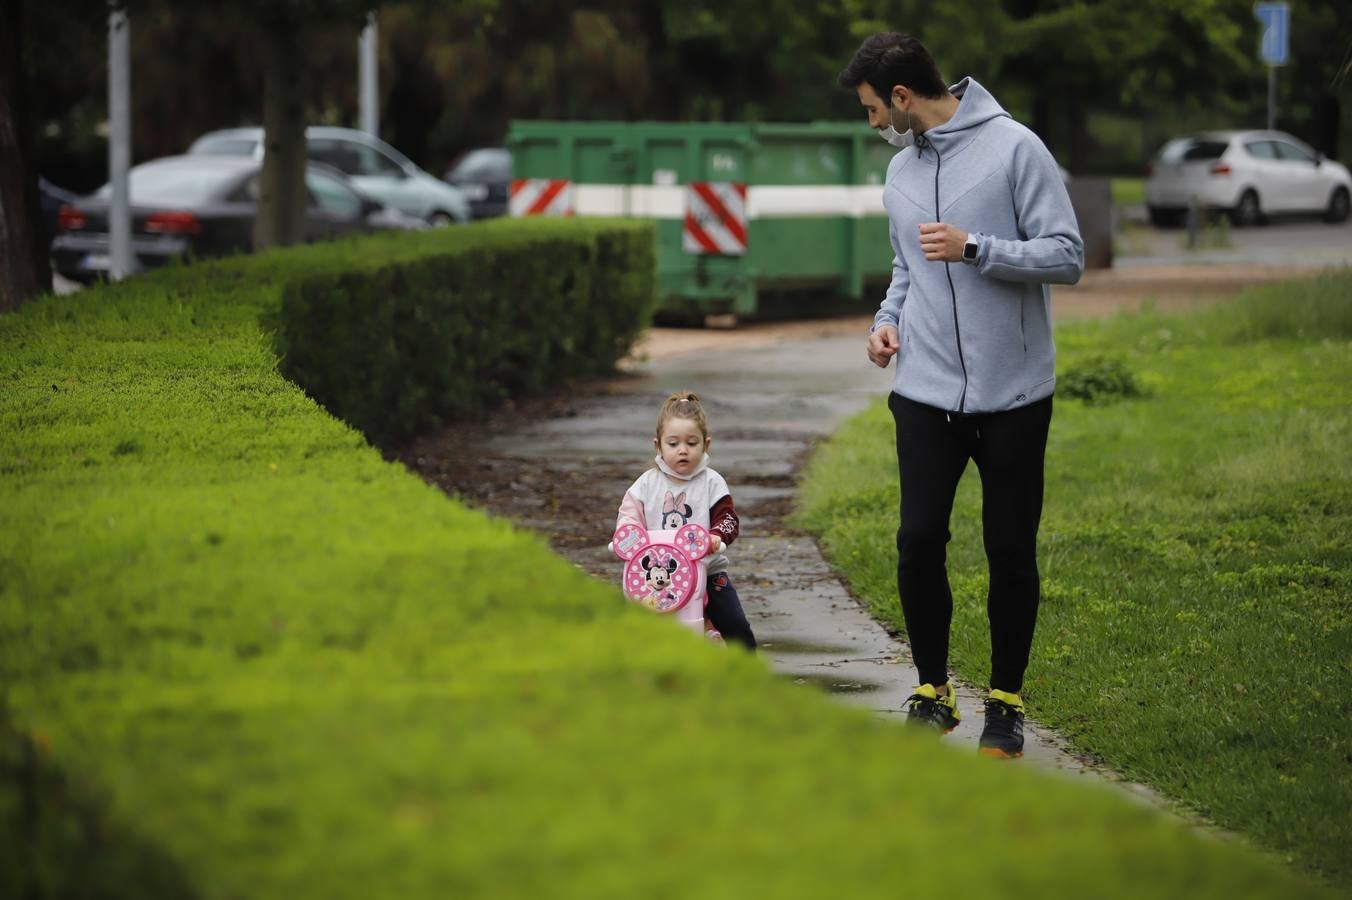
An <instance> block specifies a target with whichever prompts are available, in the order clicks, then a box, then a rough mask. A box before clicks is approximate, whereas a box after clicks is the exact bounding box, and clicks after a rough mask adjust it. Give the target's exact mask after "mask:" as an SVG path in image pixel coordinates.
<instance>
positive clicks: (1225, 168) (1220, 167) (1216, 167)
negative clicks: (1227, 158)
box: [1207, 162, 1230, 175]
mask: <svg viewBox="0 0 1352 900" xmlns="http://www.w3.org/2000/svg"><path fill="white" fill-rule="evenodd" d="M1207 171H1209V172H1210V173H1211V174H1212V175H1229V174H1230V164H1229V163H1223V162H1218V163H1212V164H1211V168H1210V169H1208V170H1207Z"/></svg>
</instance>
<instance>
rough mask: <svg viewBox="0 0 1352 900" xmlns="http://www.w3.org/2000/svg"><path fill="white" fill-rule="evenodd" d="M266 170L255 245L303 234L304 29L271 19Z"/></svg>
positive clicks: (266, 57) (282, 242)
mask: <svg viewBox="0 0 1352 900" xmlns="http://www.w3.org/2000/svg"><path fill="white" fill-rule="evenodd" d="M262 37H263V47H262V48H261V49H262V50H263V65H264V70H263V151H264V152H263V172H262V175H260V177H259V179H258V182H259V185H258V186H259V192H258V218H257V219H256V220H255V222H254V247H255V248H256V249H259V250H261V249H263V248H266V247H286V246H289V245H291V244H297V243H300V242H301V241H302V240H304V238H305V205H306V198H307V196H308V195H307V193H306V190H305V159H306V152H305V88H304V85H303V83H302V79H303V76H304V72H305V68H304V64H303V60H304V47H303V46H302V41H301V40H300V28H299V27H298V26H297V24H296V23H295V22H292V21H286V20H280V21H273V22H271V23H269V24H268V26H267V27H266V28H265V29H264V31H263V35H262Z"/></svg>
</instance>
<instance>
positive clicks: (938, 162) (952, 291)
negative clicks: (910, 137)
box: [925, 141, 967, 412]
mask: <svg viewBox="0 0 1352 900" xmlns="http://www.w3.org/2000/svg"><path fill="white" fill-rule="evenodd" d="M925 143H927V144H929V146H930V149H931V150H933V151H934V221H936V222H941V221H943V219H942V218H941V217H940V215H939V172H940V170H941V166H942V164H943V157H942V156H940V155H939V148H938V147H935V146H934V144H932V143H930V142H929V141H926V142H925ZM948 267H949V262H948V260H944V275H945V277H947V278H948V295H949V296H950V297H951V298H952V299H953V335H954V337H955V338H957V342H958V365H960V366H962V395H961V396H959V397H958V412H963V411H965V409H966V406H967V361H966V360H965V359H963V356H962V328H960V327H959V326H958V291H957V289H956V288H955V287H953V273H952V271H950V270H949V268H948Z"/></svg>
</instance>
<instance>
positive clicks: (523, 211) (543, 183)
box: [507, 178, 576, 217]
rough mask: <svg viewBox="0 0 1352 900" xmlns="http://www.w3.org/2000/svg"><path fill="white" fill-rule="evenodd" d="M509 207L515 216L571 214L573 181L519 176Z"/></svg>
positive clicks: (573, 207)
mask: <svg viewBox="0 0 1352 900" xmlns="http://www.w3.org/2000/svg"><path fill="white" fill-rule="evenodd" d="M507 205H508V208H509V209H510V210H511V213H512V215H514V216H518V217H519V216H571V215H574V214H575V212H576V208H575V206H574V204H573V183H572V182H571V181H568V180H567V179H564V178H518V179H516V180H515V181H513V182H512V191H511V198H510V200H508V204H507Z"/></svg>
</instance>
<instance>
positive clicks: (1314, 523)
mask: <svg viewBox="0 0 1352 900" xmlns="http://www.w3.org/2000/svg"><path fill="white" fill-rule="evenodd" d="M1057 341H1058V347H1059V350H1060V358H1059V362H1058V369H1059V372H1060V374H1061V379H1060V393H1058V398H1057V400H1056V410H1055V414H1054V417H1053V420H1052V428H1051V436H1050V443H1049V446H1048V453H1047V486H1046V508H1045V513H1044V516H1043V521H1042V530H1041V532H1040V541H1039V547H1040V563H1041V572H1042V578H1043V587H1042V589H1043V601H1042V608H1041V612H1040V617H1039V622H1038V631H1037V637H1036V640H1035V642H1034V647H1033V657H1032V663H1031V666H1030V669H1029V673H1028V681H1027V685H1026V688H1025V698H1026V700H1027V701H1028V703H1029V705H1030V711H1031V714H1032V716H1033V717H1034V718H1036V719H1037V720H1039V721H1041V722H1045V723H1047V724H1049V725H1051V726H1053V727H1055V728H1056V729H1057V730H1059V731H1060V732H1061V733H1063V734H1065V735H1066V736H1067V737H1069V738H1070V739H1071V741H1072V742H1073V744H1074V745H1075V746H1076V747H1077V748H1080V749H1082V750H1086V751H1089V752H1091V753H1094V754H1098V755H1100V756H1102V757H1103V758H1104V759H1106V761H1107V762H1108V763H1110V764H1111V765H1113V766H1115V767H1117V768H1119V769H1121V770H1123V771H1125V772H1126V773H1127V774H1129V775H1130V776H1132V777H1134V778H1138V779H1141V780H1143V781H1145V782H1147V783H1149V784H1151V785H1153V786H1155V787H1157V788H1159V789H1160V790H1161V791H1163V792H1164V793H1166V794H1167V795H1168V796H1170V797H1172V798H1176V799H1177V800H1178V801H1180V803H1182V804H1183V805H1185V806H1186V807H1188V808H1190V809H1192V810H1195V811H1196V812H1198V813H1200V814H1202V815H1204V816H1206V817H1209V818H1210V819H1213V820H1214V821H1216V822H1217V823H1219V824H1220V825H1222V826H1224V827H1226V828H1228V829H1233V830H1236V831H1239V832H1242V833H1244V834H1247V835H1250V836H1251V837H1253V838H1254V839H1256V840H1257V841H1258V842H1259V843H1260V844H1262V845H1265V846H1267V847H1270V848H1273V849H1274V850H1276V851H1278V852H1280V853H1282V854H1284V855H1286V856H1288V857H1290V858H1292V859H1294V860H1296V861H1297V862H1298V863H1299V864H1302V865H1304V866H1307V867H1310V868H1314V869H1317V870H1321V871H1323V872H1325V873H1326V874H1327V875H1329V876H1330V877H1332V878H1333V879H1335V880H1336V881H1338V882H1339V883H1340V884H1341V885H1342V886H1343V887H1345V888H1347V887H1352V816H1349V814H1348V810H1349V809H1352V627H1350V626H1352V453H1349V450H1348V447H1349V444H1350V443H1352V273H1348V272H1343V273H1339V274H1334V275H1328V276H1325V277H1322V278H1319V279H1316V280H1313V281H1305V282H1298V283H1292V284H1279V285H1272V286H1268V287H1263V288H1259V289H1255V290H1253V291H1251V292H1249V293H1248V294H1246V295H1245V296H1244V297H1243V298H1242V299H1241V300H1240V301H1238V302H1236V303H1234V304H1232V305H1227V306H1226V307H1223V308H1221V309H1218V310H1215V311H1210V312H1208V313H1204V314H1198V315H1195V316H1192V317H1188V318H1170V317H1165V316H1162V315H1158V314H1154V313H1150V312H1147V313H1141V314H1136V315H1131V316H1127V317H1122V318H1117V319H1114V320H1111V321H1106V322H1088V323H1077V324H1075V325H1074V326H1069V327H1063V328H1062V329H1060V330H1059V332H1058V338H1057ZM1104 359H1107V360H1110V361H1114V362H1116V363H1120V364H1122V365H1123V366H1125V368H1126V370H1127V371H1128V372H1129V373H1131V374H1133V375H1134V376H1135V379H1136V381H1137V383H1138V385H1139V387H1140V388H1141V389H1142V391H1143V395H1142V396H1139V397H1135V398H1126V399H1120V400H1119V401H1118V402H1095V403H1086V402H1083V401H1080V400H1076V399H1071V398H1069V397H1068V396H1067V395H1066V394H1067V392H1066V388H1067V387H1068V386H1069V385H1072V384H1074V383H1076V382H1078V383H1081V384H1084V383H1085V380H1084V379H1083V378H1079V377H1077V375H1079V374H1083V373H1085V372H1093V371H1102V370H1104V369H1105V364H1104V362H1103V360H1104ZM1107 368H1109V369H1111V368H1112V367H1111V366H1107ZM1068 375H1069V376H1070V377H1067V376H1068ZM979 486H980V482H979V477H978V475H977V473H976V471H975V468H974V467H969V469H968V473H967V477H966V478H965V479H964V481H963V484H962V486H961V488H960V490H959V495H958V499H957V504H956V508H955V512H954V521H953V526H952V531H953V541H952V543H951V544H950V548H949V554H950V555H949V568H950V578H951V581H952V584H953V589H954V595H955V600H956V610H955V618H954V623H953V644H952V659H951V663H952V665H953V666H954V668H955V669H956V671H957V672H958V674H959V676H960V677H962V678H964V679H966V680H968V681H970V682H973V683H975V684H977V685H982V684H984V683H985V681H986V679H987V678H988V676H989V671H990V670H989V652H990V649H989V631H988V627H987V624H986V618H985V592H986V588H987V577H986V571H985V558H984V555H983V551H982V546H981V530H980V518H979V516H980V512H979V509H980V494H979ZM801 497H802V509H801V511H800V513H799V521H800V522H801V523H803V524H805V525H806V526H807V527H809V528H810V529H812V530H813V531H814V532H816V533H818V534H819V535H820V536H821V537H822V540H823V543H824V546H825V547H826V549H827V552H828V554H829V556H830V557H831V559H832V560H833V561H834V563H835V564H836V565H838V566H840V567H841V568H842V569H843V570H844V571H845V573H846V574H847V575H848V577H849V580H850V582H851V584H852V585H853V587H854V588H855V590H856V591H857V593H858V594H859V596H860V597H861V598H863V600H864V602H865V603H866V604H867V605H868V606H869V608H870V609H871V610H872V611H873V612H874V614H875V615H877V616H878V617H879V618H881V619H883V620H885V621H887V622H889V623H892V624H894V625H896V626H898V627H901V621H902V620H901V612H900V609H899V607H898V604H897V597H896V586H895V585H896V581H895V565H896V562H895V560H896V551H895V544H894V533H895V529H896V507H897V486H896V458H895V455H894V448H893V431H892V422H891V418H890V416H889V414H888V412H887V409H886V408H885V406H884V405H883V404H882V403H881V402H880V403H878V404H876V405H875V406H873V407H872V408H871V409H870V410H868V411H866V412H865V413H863V414H861V415H860V416H858V417H857V418H855V419H854V420H852V421H851V422H849V423H848V424H847V425H846V426H845V427H844V428H843V429H842V430H841V431H840V432H838V433H837V435H836V436H835V437H834V438H833V439H832V440H831V441H830V442H829V443H827V444H826V445H824V446H823V447H822V448H821V449H820V450H819V452H818V453H817V455H816V457H815V459H814V460H813V461H812V464H811V466H810V468H809V471H808V473H807V477H806V481H805V483H804V485H803V488H802V494H801Z"/></svg>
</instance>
